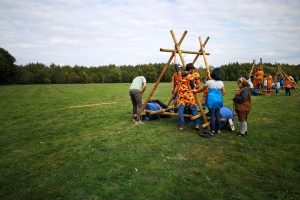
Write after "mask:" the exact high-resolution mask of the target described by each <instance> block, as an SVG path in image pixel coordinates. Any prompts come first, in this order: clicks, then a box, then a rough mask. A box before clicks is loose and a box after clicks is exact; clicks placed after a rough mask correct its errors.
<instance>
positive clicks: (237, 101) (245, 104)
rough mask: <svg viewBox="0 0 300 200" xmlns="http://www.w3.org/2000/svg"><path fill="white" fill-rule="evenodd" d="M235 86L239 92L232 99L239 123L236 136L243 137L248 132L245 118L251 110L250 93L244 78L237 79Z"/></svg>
mask: <svg viewBox="0 0 300 200" xmlns="http://www.w3.org/2000/svg"><path fill="white" fill-rule="evenodd" d="M237 84H238V86H239V90H238V91H237V92H236V94H235V96H234V98H233V102H234V107H235V112H236V113H237V116H238V118H239V122H240V132H239V133H237V135H241V136H245V135H246V134H247V131H248V127H247V118H248V114H249V112H250V110H251V92H250V88H249V83H248V82H247V80H246V79H245V78H243V77H241V78H239V80H238V81H237Z"/></svg>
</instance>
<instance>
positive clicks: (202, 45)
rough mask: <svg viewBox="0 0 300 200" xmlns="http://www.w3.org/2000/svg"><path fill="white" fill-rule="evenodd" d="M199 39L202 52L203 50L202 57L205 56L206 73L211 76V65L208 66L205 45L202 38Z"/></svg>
mask: <svg viewBox="0 0 300 200" xmlns="http://www.w3.org/2000/svg"><path fill="white" fill-rule="evenodd" d="M198 39H199V43H200V46H201V50H202V56H203V60H204V63H205V68H206V73H207V75H210V71H209V65H208V62H207V58H206V54H205V50H204V48H205V46H204V43H203V42H202V39H201V37H199V38H198ZM207 40H208V39H207Z"/></svg>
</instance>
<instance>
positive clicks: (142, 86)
mask: <svg viewBox="0 0 300 200" xmlns="http://www.w3.org/2000/svg"><path fill="white" fill-rule="evenodd" d="M146 88H147V81H146V78H145V77H144V76H137V77H135V78H134V79H133V81H132V83H131V85H130V88H129V95H130V98H131V102H132V107H133V109H132V113H133V117H132V118H133V122H134V123H135V124H136V125H140V124H144V122H142V119H141V113H142V106H143V103H142V98H143V94H144V92H145V90H146Z"/></svg>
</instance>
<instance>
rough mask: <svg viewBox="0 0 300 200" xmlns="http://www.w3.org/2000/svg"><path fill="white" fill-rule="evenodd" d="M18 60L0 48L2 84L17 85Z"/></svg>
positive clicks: (0, 81) (0, 76) (0, 78)
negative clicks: (16, 64)
mask: <svg viewBox="0 0 300 200" xmlns="http://www.w3.org/2000/svg"><path fill="white" fill-rule="evenodd" d="M15 62H16V59H15V58H14V57H13V56H12V55H11V54H10V53H9V52H8V51H6V50H5V49H3V48H1V47H0V84H13V83H15V76H16V70H17V67H16V66H15V65H14V63H15Z"/></svg>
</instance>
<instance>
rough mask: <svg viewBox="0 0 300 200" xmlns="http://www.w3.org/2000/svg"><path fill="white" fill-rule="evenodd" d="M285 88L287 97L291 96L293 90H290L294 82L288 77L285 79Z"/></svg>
mask: <svg viewBox="0 0 300 200" xmlns="http://www.w3.org/2000/svg"><path fill="white" fill-rule="evenodd" d="M283 87H284V88H285V96H291V90H290V89H291V87H292V80H291V78H290V77H289V76H288V75H287V76H286V77H285V78H284V85H283Z"/></svg>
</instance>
